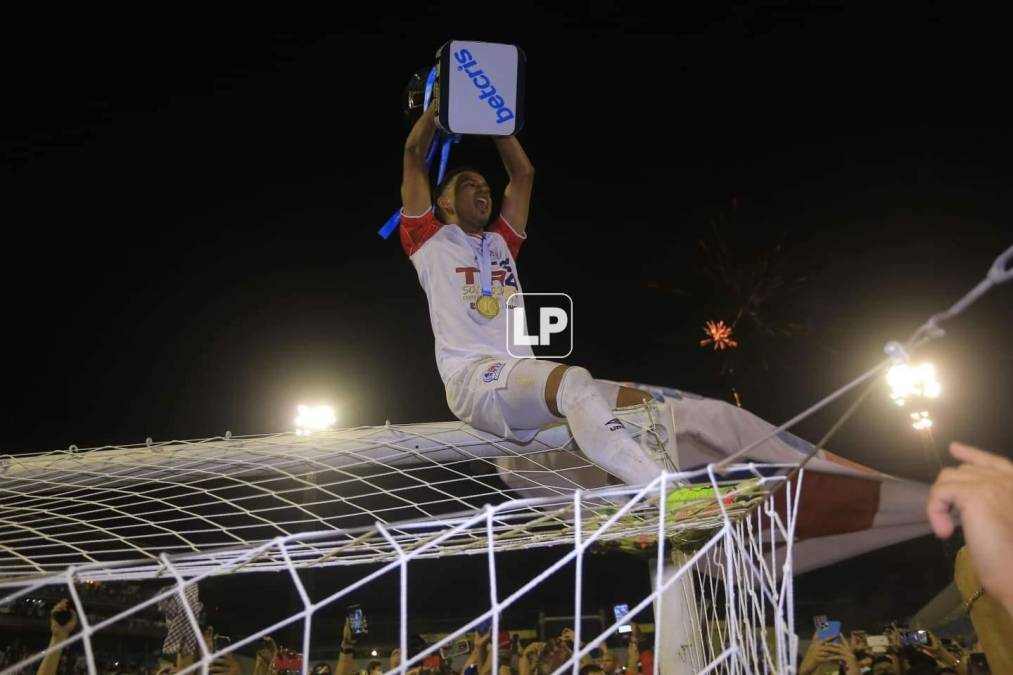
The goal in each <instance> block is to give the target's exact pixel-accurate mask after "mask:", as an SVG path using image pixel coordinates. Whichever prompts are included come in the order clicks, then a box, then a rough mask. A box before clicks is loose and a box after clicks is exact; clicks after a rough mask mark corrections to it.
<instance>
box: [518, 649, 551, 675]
mask: <svg viewBox="0 0 1013 675" xmlns="http://www.w3.org/2000/svg"><path fill="white" fill-rule="evenodd" d="M543 649H545V643H544V642H532V643H531V644H529V645H528V646H527V647H525V648H524V651H523V652H521V658H520V662H519V664H518V671H519V672H520V675H532V673H534V672H535V670H536V668H535V666H536V664H537V663H538V658H539V656H541V654H542V650H543Z"/></svg>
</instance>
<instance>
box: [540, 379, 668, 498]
mask: <svg viewBox="0 0 1013 675" xmlns="http://www.w3.org/2000/svg"><path fill="white" fill-rule="evenodd" d="M543 363H545V362H543ZM601 384H606V385H607V384H611V383H600V382H599V381H596V380H595V379H594V378H592V377H591V373H589V372H588V371H587V369H585V368H580V367H571V366H565V365H556V366H555V367H554V368H553V369H552V371H551V372H550V373H549V376H548V377H547V378H546V380H545V390H544V392H545V393H544V395H545V403H546V406H547V407H548V409H549V410H550V411H551V412H552V413H553V414H555V415H560V416H563V417H565V418H566V421H567V423H568V424H569V425H570V430H571V431H573V436H574V438H575V439H576V440H577V444H578V445H579V446H580V448H581V450H583V451H584V454H586V455H587V456H588V457H589V458H590V459H591V460H592V461H594V462H595V463H596V464H598V465H599V466H600V467H602V468H603V469H605V470H606V471H608V472H609V473H611V474H612V475H613V476H616V477H617V478H619V479H621V480H622V481H624V482H625V483H645V482H647V481H650V480H653V479H654V477H655V476H657V475H658V473H660V471H661V469H660V467H658V465H657V464H656V463H655V462H654V460H653V459H651V457H650V456H649V455H648V454H647V453H646V452H644V450H643V449H642V448H641V447H640V445H639V444H638V443H637V442H636V441H635V440H633V437H632V436H630V434H629V433H628V432H627V431H626V427H625V426H624V425H623V423H622V422H621V421H619V419H618V418H616V416H615V415H614V414H613V412H612V410H613V408H614V407H615V405H616V404H617V403H619V402H620V401H630V400H632V401H633V402H634V403H639V402H641V401H642V399H643V398H644V397H646V398H648V399H650V398H651V397H650V395H648V394H646V393H645V392H639V391H637V390H636V389H628V388H626V387H619V385H614V384H613V387H619V388H618V390H617V391H616V393H615V396H616V399H615V400H607V399H606V398H605V396H604V395H603V394H602V387H601V386H600V385H601ZM623 389H626V390H627V392H629V393H623ZM609 391H612V389H606V392H609ZM606 395H609V394H606Z"/></svg>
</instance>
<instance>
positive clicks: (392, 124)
mask: <svg viewBox="0 0 1013 675" xmlns="http://www.w3.org/2000/svg"><path fill="white" fill-rule="evenodd" d="M705 4H706V6H705V7H702V8H696V9H693V10H687V11H686V13H683V14H671V15H669V14H662V13H661V10H659V9H651V10H648V9H647V6H646V5H645V6H644V7H642V8H640V9H634V8H633V5H632V4H631V3H618V2H606V1H602V2H593V3H590V5H587V6H582V7H581V8H580V9H579V10H577V9H573V8H571V9H567V10H562V9H534V8H531V7H528V6H525V5H524V4H523V3H520V4H511V5H509V6H507V5H503V6H502V7H500V6H495V7H494V6H492V5H489V6H483V8H482V9H478V8H477V7H467V6H464V5H450V4H448V5H440V4H437V3H420V4H419V6H423V5H424V6H425V9H423V10H418V9H411V8H407V7H406V8H404V10H403V11H401V12H399V11H395V8H394V7H393V6H392V5H385V9H386V10H387V14H386V15H385V16H380V15H377V16H371V17H367V16H353V15H350V14H346V15H344V16H334V17H306V16H304V17H301V20H300V21H299V22H298V23H291V24H290V23H288V22H287V21H286V20H285V19H283V18H282V17H277V16H273V15H260V16H254V17H251V16H249V15H244V17H242V18H239V17H229V18H227V19H218V18H211V17H208V16H203V15H202V16H199V17H198V16H187V15H182V14H180V15H177V16H173V17H142V16H140V15H132V16H125V15H115V16H114V15H109V16H98V15H81V16H64V17H62V19H61V21H60V22H59V23H56V19H55V18H54V17H39V16H35V17H23V18H21V17H19V18H18V19H17V20H13V19H12V20H11V21H7V22H5V24H6V25H5V28H4V33H5V35H4V36H3V37H4V39H3V40H2V41H0V42H2V44H3V46H2V47H0V49H2V50H3V55H2V56H3V62H4V64H5V67H4V71H5V76H4V82H3V91H4V101H5V103H4V111H3V117H4V121H3V125H2V127H0V135H2V138H0V157H2V159H0V166H2V171H3V180H2V186H3V187H2V190H3V201H2V203H3V207H2V208H3V217H2V222H3V225H4V228H3V229H4V239H5V245H4V252H5V255H4V265H3V267H2V270H3V271H2V281H3V288H4V289H5V293H4V300H5V315H6V320H5V322H4V341H5V348H6V349H5V351H6V357H7V358H6V359H5V367H4V385H5V386H4V388H5V391H6V394H7V397H6V398H7V401H6V402H5V404H4V405H3V406H0V428H2V430H3V435H2V437H0V451H2V452H11V453H19V452H27V451H39V450H48V449H53V448H60V447H66V446H67V445H69V444H71V443H76V444H77V445H79V446H81V447H87V446H93V445H99V444H105V443H131V442H140V441H143V440H144V438H145V437H146V436H151V437H153V438H155V439H156V440H164V439H170V438H193V437H204V436H212V435H218V434H221V433H223V432H224V431H225V430H226V429H229V430H231V431H232V432H233V433H235V434H249V433H260V432H271V431H279V430H284V429H287V428H288V427H289V425H290V419H291V417H292V411H293V408H294V406H295V404H296V403H297V402H300V401H302V400H309V399H327V400H330V401H332V402H333V403H335V404H336V405H337V407H338V408H339V415H340V423H341V424H343V425H348V426H354V425H364V424H380V423H383V421H384V420H385V419H390V420H391V421H393V422H417V421H433V420H443V419H449V417H450V413H449V411H448V409H447V407H446V403H445V401H444V395H443V389H442V384H441V382H440V380H439V377H438V374H437V371H436V367H435V361H434V358H433V354H432V335H431V331H430V326H429V321H428V315H427V310H426V306H425V300H424V296H423V294H422V291H421V289H420V288H419V286H418V282H417V279H416V276H415V273H414V270H413V268H412V266H411V264H410V263H409V262H408V261H407V259H406V258H405V257H404V255H403V253H402V251H401V250H400V246H399V245H398V244H397V243H396V241H395V240H393V239H392V240H390V241H386V242H385V241H383V240H381V239H380V238H379V237H377V236H376V234H375V232H376V230H377V228H378V227H379V226H380V225H381V224H382V223H383V222H384V220H385V219H386V218H387V217H388V216H389V215H390V213H391V212H392V211H393V210H394V209H395V208H396V207H397V206H398V201H399V194H398V185H399V182H400V154H401V147H402V144H403V142H404V137H405V135H406V134H407V131H408V127H407V124H406V123H405V122H404V119H403V116H402V114H401V111H400V108H399V105H400V104H399V96H400V93H401V90H402V88H403V86H404V84H405V82H406V81H407V79H408V76H409V75H410V74H411V73H412V72H414V71H415V70H417V69H419V68H420V67H422V66H424V65H426V64H427V63H430V62H431V58H432V54H433V52H434V51H435V49H436V48H437V47H438V46H439V45H440V44H441V43H442V42H444V41H446V40H447V39H451V38H461V39H481V40H491V41H500V42H511V43H515V44H518V45H519V46H521V47H522V48H523V49H524V50H525V52H526V53H527V57H528V64H529V72H528V82H529V84H528V109H527V117H528V123H527V127H526V129H525V130H524V132H523V133H522V134H521V137H520V138H521V141H522V143H523V144H524V146H525V148H526V149H527V151H528V153H529V155H530V157H531V159H532V161H533V163H534V164H535V166H536V167H537V169H538V175H537V181H536V187H535V194H534V204H533V210H532V214H531V218H530V221H529V230H528V231H529V234H530V239H529V241H528V242H527V244H526V245H525V249H524V251H523V253H522V255H521V256H520V259H519V265H520V273H521V277H522V279H523V284H524V288H525V290H527V291H536V290H542V291H557V290H564V291H567V292H569V293H570V294H571V295H572V296H573V297H574V301H575V304H576V306H577V307H578V308H579V309H578V311H580V312H581V324H580V327H579V332H577V333H576V349H575V351H574V353H573V355H572V357H571V358H570V359H569V360H568V361H569V362H571V363H578V364H581V365H584V366H586V367H588V368H589V369H590V370H591V371H592V372H593V373H595V374H597V375H599V376H602V377H608V378H613V379H629V380H636V381H642V382H652V383H657V384H664V385H669V386H675V387H679V388H683V389H688V390H691V391H698V392H700V393H705V394H708V395H712V396H718V397H725V398H727V397H728V395H729V386H730V385H731V384H734V385H735V386H736V387H737V388H738V390H739V391H740V392H741V394H742V397H743V403H744V404H745V405H746V407H748V408H750V409H752V410H754V411H755V412H757V413H758V414H760V415H762V416H763V417H765V418H767V419H770V420H771V421H775V422H777V421H781V420H784V419H787V418H788V417H789V416H791V415H792V414H794V413H795V412H797V411H798V410H801V409H802V408H804V407H805V406H807V405H808V404H810V403H811V402H813V401H815V400H816V399H817V398H818V397H819V396H821V395H822V394H825V393H827V392H829V391H830V390H831V389H832V388H834V387H835V386H837V385H839V384H841V383H843V382H845V381H847V380H848V379H850V378H851V377H853V376H855V375H857V374H858V373H859V372H861V371H862V370H864V369H865V368H866V367H868V366H869V365H871V364H873V363H875V362H876V361H877V360H878V359H879V358H880V355H881V349H882V346H883V344H884V343H885V342H886V341H887V340H889V339H903V338H905V337H906V336H907V335H908V334H909V333H910V331H911V330H913V329H914V328H915V327H916V326H917V325H918V324H919V323H920V322H921V321H923V320H924V319H925V318H927V316H928V315H930V314H931V313H933V312H935V311H938V310H939V309H942V308H944V307H945V306H948V305H949V304H950V303H951V302H953V301H954V300H955V299H956V298H958V297H959V296H960V295H961V294H963V293H964V292H965V291H966V290H967V289H969V288H971V287H972V286H973V285H974V284H975V283H977V282H978V281H979V279H980V278H981V277H982V276H983V275H984V273H985V270H986V269H987V267H988V265H989V264H990V263H991V261H992V259H993V258H994V257H995V256H996V255H997V254H998V253H999V252H1000V251H1001V250H1002V249H1003V248H1005V247H1006V246H1008V245H1009V244H1010V243H1011V241H1013V236H1011V235H1013V227H1011V225H1010V223H1011V222H1013V192H1011V191H1010V181H1011V178H1013V160H1011V159H1010V158H1011V150H1013V142H1011V141H1013V138H1011V133H1010V129H1009V115H1008V112H1009V110H1008V108H1007V107H1006V106H1005V103H1004V102H1005V99H1006V98H1007V97H1008V94H1007V92H1006V91H1005V89H1007V88H1008V86H1007V85H1008V66H1009V65H1010V53H1009V51H1010V50H1009V43H1008V39H1007V36H1006V35H1005V34H1004V26H1005V25H1006V24H1005V22H1004V21H1003V20H1002V17H997V16H988V15H985V14H983V13H976V12H970V11H960V10H958V9H957V5H955V4H954V5H944V4H939V3H923V4H919V5H912V6H911V7H912V8H913V7H917V9H912V10H910V11H901V10H900V9H898V8H896V7H895V8H893V9H887V8H885V7H884V6H882V3H877V6H876V7H875V8H872V6H869V5H867V6H865V8H864V9H863V8H861V7H855V6H852V7H849V8H843V7H838V6H821V7H820V8H811V7H803V6H802V5H798V4H795V3H767V4H756V5H739V6H733V7H727V6H722V7H718V6H717V5H716V4H713V3H705ZM641 10H643V11H641ZM490 12H494V13H497V14H496V16H493V15H492V14H490ZM454 153H455V154H454V157H453V158H452V162H453V161H456V162H459V163H469V164H477V165H478V166H479V167H480V168H482V169H483V170H486V172H487V174H488V175H489V177H490V179H491V181H492V182H493V185H494V187H496V186H497V185H498V186H500V187H501V186H502V178H501V172H500V171H499V167H498V160H497V158H496V155H495V151H494V149H493V147H492V144H491V143H489V142H488V141H487V140H484V139H474V138H473V139H467V140H466V142H465V143H464V144H462V146H459V147H458V148H457V149H455V151H454ZM732 204H734V205H735V206H734V217H733V216H732V215H731V214H732V209H733V207H732ZM715 219H720V220H722V221H723V222H725V223H726V226H725V227H724V229H723V230H722V232H723V233H724V234H723V235H722V241H723V242H724V243H725V244H726V245H727V246H728V248H729V250H730V251H732V257H731V258H729V259H730V260H733V261H735V262H736V263H737V264H736V268H739V266H741V269H743V270H746V269H749V268H751V267H752V266H755V265H756V263H757V260H759V259H762V258H764V256H765V255H766V254H767V252H768V251H770V250H772V247H773V246H774V245H775V244H776V243H777V242H781V243H782V246H781V248H780V249H779V252H778V253H777V254H776V255H771V256H767V257H769V259H770V261H771V265H772V267H773V269H774V270H775V271H778V273H779V274H780V275H781V276H782V277H783V279H784V280H785V283H784V285H783V286H782V287H781V288H779V289H777V290H775V291H773V292H771V293H770V294H769V296H768V297H766V298H765V302H764V303H763V305H762V312H761V318H763V320H764V321H765V322H767V325H771V324H773V323H775V322H783V321H785V320H790V321H791V322H792V323H795V324H798V326H797V328H796V330H795V331H794V333H793V335H792V336H791V337H787V338H781V337H771V336H765V335H763V334H762V332H761V331H760V330H759V329H758V327H757V325H756V324H754V323H751V322H749V321H744V322H743V323H742V324H741V330H740V331H739V337H740V339H741V342H742V349H741V351H740V353H738V354H736V355H734V356H733V357H732V358H734V359H736V360H735V361H734V362H728V364H732V365H734V366H735V371H734V373H733V374H732V375H731V376H730V377H727V376H726V377H722V376H721V375H719V370H720V366H721V364H722V361H721V359H720V358H719V357H718V356H715V355H714V354H712V353H708V352H706V351H704V350H702V349H700V348H699V347H698V346H697V345H696V341H697V340H698V339H699V338H700V337H701V335H700V328H701V326H702V324H703V322H704V321H705V320H707V319H718V318H724V319H726V320H727V319H729V318H730V315H731V314H733V313H734V311H735V303H734V302H733V301H732V300H730V299H729V296H728V294H727V292H725V290H723V289H722V288H720V287H719V286H717V285H715V284H714V283H712V282H711V281H709V280H708V277H707V276H706V269H705V266H704V264H703V257H702V254H701V248H700V246H699V243H698V240H699V239H701V238H707V237H709V236H711V235H710V232H711V229H710V228H711V225H710V223H711V222H712V221H713V220H715ZM1011 294H1013V288H1004V289H999V290H997V291H995V292H994V293H993V294H992V296H991V297H989V298H987V300H986V301H984V302H982V303H980V304H979V305H978V306H976V307H975V308H974V309H973V310H972V311H971V312H969V313H968V314H967V315H966V316H965V317H964V318H961V319H960V320H959V321H958V322H956V323H954V324H953V325H952V327H951V330H950V332H949V336H948V337H947V339H946V340H944V341H942V342H939V343H938V344H936V345H934V346H932V347H931V348H930V349H929V350H928V352H927V355H928V356H930V357H932V358H933V359H934V360H935V361H936V362H937V364H938V366H939V368H940V371H941V379H942V381H943V384H944V387H945V398H944V399H943V402H942V403H941V405H940V406H939V409H938V410H937V411H936V417H937V434H936V442H937V446H938V448H937V449H941V448H943V447H944V444H945V442H946V441H948V440H949V439H951V438H962V439H965V440H968V441H970V442H974V443H978V444H981V445H983V446H985V447H990V448H995V449H998V450H1002V449H1003V448H1005V449H1007V450H1008V449H1009V448H1010V444H1009V435H1008V429H1009V425H1008V421H1007V418H1006V417H1004V414H1008V412H1007V411H1008V398H1007V397H1006V394H1007V390H1008V387H1007V386H1006V385H1007V383H1008V381H1009V378H1010V376H1011V375H1013V348H1011V347H1010V346H1009V345H1010V340H1009V337H1008V336H1009V335H1010V333H1011V330H1013V320H1011V318H1010V312H1009V307H1010V306H1011V304H1013V302H1011V299H1013V295H1011ZM726 365H727V364H726ZM832 420H833V416H832V415H830V416H822V417H819V418H817V419H816V420H814V421H812V422H811V423H809V424H807V425H806V426H803V427H802V428H801V432H802V433H803V435H806V436H808V437H810V438H812V439H813V440H815V438H814V437H819V436H820V435H821V434H822V432H823V431H824V430H825V429H826V428H827V427H828V425H829V424H830V423H831V422H832ZM833 447H834V449H835V450H837V451H838V452H840V453H841V454H844V455H846V456H848V457H851V458H853V459H856V460H858V461H862V462H864V463H867V464H869V465H871V466H874V467H876V468H879V469H883V470H887V471H892V472H896V473H899V474H901V475H905V476H910V477H913V478H919V479H923V480H925V479H928V478H929V477H930V476H932V475H934V473H935V471H936V470H937V469H938V465H937V464H936V463H935V461H934V460H933V461H931V462H929V461H926V456H925V455H924V454H923V451H922V449H921V447H920V445H919V443H918V440H917V438H916V437H915V436H914V433H913V431H912V430H911V429H909V428H908V427H907V425H906V423H905V421H904V420H903V419H902V417H900V416H898V414H897V411H895V410H893V409H891V408H889V406H888V405H887V403H886V402H885V393H884V394H883V396H881V397H879V398H878V399H874V401H872V402H870V403H868V404H867V405H866V406H865V407H863V408H862V411H861V413H860V414H859V415H858V416H857V417H856V419H855V421H854V422H853V423H852V424H851V425H849V426H848V427H846V428H845V430H844V431H843V432H842V433H841V434H840V435H839V436H838V438H837V440H836V442H835V443H834V445H833ZM925 546H927V547H928V548H927V550H930V551H934V552H935V553H929V554H926V556H927V557H937V558H939V559H941V558H942V555H941V554H939V550H938V544H934V543H932V542H928V544H926V545H925ZM933 547H935V548H933ZM901 557H903V555H902V554H900V555H895V556H894V557H893V558H891V557H890V556H889V555H887V556H881V557H880V558H876V559H875V561H874V562H873V563H869V562H865V563H861V564H865V565H866V566H869V565H872V566H877V565H886V564H888V563H889V561H890V560H893V559H898V558H901ZM855 564H859V563H855ZM940 567H941V565H940ZM927 574H929V573H927ZM946 574H947V572H946V571H945V570H943V571H942V572H938V573H936V574H934V576H933V575H932V574H929V576H930V577H931V578H930V579H927V580H926V581H925V586H926V588H925V590H924V593H923V596H924V598H927V597H929V596H930V595H931V594H932V592H934V590H936V588H937V587H938V583H943V582H944V581H945V576H946ZM842 578H843V577H842ZM937 582H938V583H937ZM821 583H823V582H821ZM932 585H935V587H929V586H932ZM803 587H804V581H803ZM845 597H846V596H845ZM852 597H853V596H852ZM910 604H914V605H915V606H917V602H915V601H911V602H910V603H909V605H910Z"/></svg>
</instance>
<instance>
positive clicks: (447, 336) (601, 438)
mask: <svg viewBox="0 0 1013 675" xmlns="http://www.w3.org/2000/svg"><path fill="white" fill-rule="evenodd" d="M435 131H436V123H435V107H430V108H429V110H427V111H426V112H425V113H424V114H423V115H422V117H421V118H420V119H419V121H418V122H416V124H415V126H414V127H413V128H412V131H411V133H410V134H409V136H408V140H407V142H406V143H405V152H404V174H403V178H402V183H401V203H402V210H401V221H400V236H401V243H402V245H403V246H404V249H405V253H407V254H408V256H409V258H410V259H411V261H412V264H414V265H415V269H416V271H417V272H418V275H419V282H420V283H421V284H422V288H423V289H424V290H425V292H426V297H427V298H428V301H429V317H430V320H431V322H432V326H433V336H434V337H435V341H436V363H437V367H438V368H439V371H440V377H441V378H442V379H443V383H444V385H445V387H446V390H447V403H448V404H449V405H450V409H451V411H453V413H454V414H455V415H456V416H457V417H458V418H459V419H461V420H462V421H464V422H467V423H468V424H470V425H472V426H473V427H475V428H477V429H481V430H483V431H487V432H489V433H493V434H498V435H500V436H503V437H506V438H512V439H516V440H519V441H528V440H530V439H531V438H533V437H534V435H535V434H536V433H537V432H538V429H539V428H541V427H542V426H544V425H546V424H549V423H552V422H558V421H559V420H560V419H563V418H565V419H566V421H567V423H568V424H569V426H570V430H571V431H572V432H573V435H574V438H575V439H576V441H577V443H578V445H579V446H580V448H581V450H583V452H584V453H585V454H586V455H588V457H589V458H590V459H591V460H592V461H594V462H595V463H596V464H598V465H599V466H601V467H602V468H604V469H605V470H607V471H608V472H609V473H611V474H612V475H614V476H616V477H617V478H619V479H621V480H623V481H624V482H626V483H630V484H635V483H644V482H647V481H650V480H651V479H653V478H654V477H655V476H656V475H657V474H658V473H659V472H660V470H661V469H660V467H659V466H658V465H657V464H656V463H655V462H654V460H652V459H651V457H650V456H649V455H648V454H647V453H646V452H645V451H644V450H643V449H642V448H641V447H640V445H639V444H638V443H637V442H636V441H634V439H633V438H632V437H631V436H630V434H629V433H628V432H627V430H626V428H625V427H624V426H623V424H622V422H620V421H619V420H618V419H617V418H616V417H615V415H614V414H613V412H612V410H613V408H616V407H625V406H629V405H636V404H639V403H642V402H643V401H644V400H645V399H646V400H649V399H650V398H651V396H650V394H647V393H646V392H642V391H639V390H637V389H631V388H628V387H621V386H620V385H618V384H615V383H611V382H605V381H602V380H594V379H593V378H592V377H591V374H590V373H589V372H588V371H587V370H586V369H584V368H580V367H575V366H566V365H561V364H558V363H553V362H551V361H540V360H537V359H534V358H514V357H513V356H511V355H510V354H509V353H508V352H507V348H506V345H507V337H506V331H507V327H506V312H505V311H502V309H501V308H504V307H505V306H506V300H507V298H509V297H510V296H511V295H512V294H514V293H517V292H520V290H521V286H520V281H519V279H518V276H517V265H516V262H515V259H516V257H517V254H518V252H519V251H520V247H521V244H522V243H523V242H524V240H525V238H526V235H525V229H526V227H527V220H528V207H529V204H530V200H531V187H532V184H533V178H534V168H533V167H532V165H531V162H530V161H529V160H528V157H527V155H526V154H525V153H524V150H523V149H522V148H521V145H520V143H519V142H518V141H517V139H516V138H514V137H507V138H495V139H494V142H495V144H496V148H497V150H498V151H499V154H500V157H501V159H502V160H503V165H504V167H505V169H506V172H507V175H508V177H509V179H510V180H509V183H508V185H507V187H506V190H505V191H504V194H503V205H502V208H501V209H500V215H499V217H498V218H497V219H496V220H495V221H494V222H492V223H491V224H490V223H489V220H490V216H491V214H492V206H493V202H492V198H491V196H490V194H489V184H488V183H487V182H486V181H485V178H483V177H482V175H481V174H480V173H478V172H477V171H472V170H457V171H454V172H452V173H450V174H448V175H447V177H446V178H445V179H444V180H443V182H442V183H441V184H440V185H439V186H438V187H437V189H436V192H435V194H431V193H430V188H429V172H428V170H427V169H426V164H425V156H426V151H427V150H428V148H429V145H430V142H431V141H432V138H433V134H434V133H435Z"/></svg>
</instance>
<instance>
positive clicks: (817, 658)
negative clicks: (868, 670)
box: [798, 633, 862, 675]
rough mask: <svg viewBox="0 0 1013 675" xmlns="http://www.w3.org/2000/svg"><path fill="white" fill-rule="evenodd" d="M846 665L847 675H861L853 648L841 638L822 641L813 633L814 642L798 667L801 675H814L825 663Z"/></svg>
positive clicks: (810, 644)
mask: <svg viewBox="0 0 1013 675" xmlns="http://www.w3.org/2000/svg"><path fill="white" fill-rule="evenodd" d="M832 662H837V663H844V664H845V666H846V671H845V672H846V673H847V675H860V674H861V672H862V671H861V669H859V667H858V660H857V659H856V658H855V653H854V652H853V651H852V650H851V647H850V646H849V645H848V644H847V643H845V642H844V641H843V640H842V639H841V638H840V637H836V638H828V639H826V640H821V639H820V638H819V637H818V635H817V634H816V633H813V639H812V642H810V643H809V649H807V650H806V653H805V657H803V659H802V663H800V664H799V666H798V673H799V675H813V674H814V673H815V672H816V669H817V668H819V667H820V666H821V665H823V664H824V663H832Z"/></svg>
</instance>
